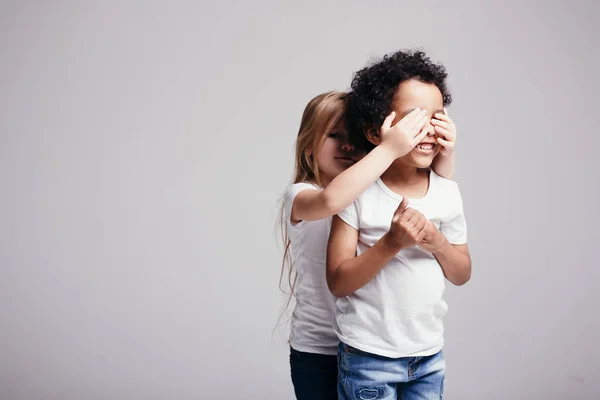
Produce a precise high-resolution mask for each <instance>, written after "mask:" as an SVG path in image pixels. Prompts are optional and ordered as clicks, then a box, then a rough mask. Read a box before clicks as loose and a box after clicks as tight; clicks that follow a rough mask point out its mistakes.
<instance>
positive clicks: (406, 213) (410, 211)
mask: <svg viewBox="0 0 600 400" xmlns="http://www.w3.org/2000/svg"><path fill="white" fill-rule="evenodd" d="M414 214H415V210H414V209H412V208H407V209H406V210H404V212H403V213H402V217H401V222H402V223H404V224H408V221H409V220H410V219H411V218H412V216H413V215H414Z"/></svg>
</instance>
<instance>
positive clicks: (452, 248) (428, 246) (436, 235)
mask: <svg viewBox="0 0 600 400" xmlns="http://www.w3.org/2000/svg"><path fill="white" fill-rule="evenodd" d="M425 230H426V231H427V232H426V234H425V239H424V240H423V241H422V242H421V243H420V246H421V247H422V248H423V249H425V250H427V251H430V252H431V253H432V254H433V256H434V257H435V259H436V260H437V261H438V263H439V264H440V266H441V267H442V271H444V276H445V277H446V279H448V280H449V281H450V282H452V283H453V284H454V285H456V286H461V285H464V284H465V283H467V282H468V281H469V279H471V254H470V253H469V248H468V247H467V244H466V243H465V244H452V243H450V242H449V241H448V239H446V237H445V236H444V235H443V234H442V232H440V231H439V230H438V228H436V226H435V225H434V224H433V223H431V222H430V221H428V222H427V227H426V228H425Z"/></svg>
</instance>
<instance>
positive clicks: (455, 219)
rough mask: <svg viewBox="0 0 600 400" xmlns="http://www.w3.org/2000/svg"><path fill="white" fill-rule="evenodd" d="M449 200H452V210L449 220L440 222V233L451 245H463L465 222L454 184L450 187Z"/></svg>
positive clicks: (464, 241)
mask: <svg viewBox="0 0 600 400" xmlns="http://www.w3.org/2000/svg"><path fill="white" fill-rule="evenodd" d="M450 198H452V202H451V204H452V210H451V212H450V213H449V218H448V219H446V220H443V221H441V224H440V231H441V232H442V234H443V235H444V236H445V237H446V239H448V241H449V242H450V243H451V244H465V243H467V221H466V219H465V213H464V210H463V201H462V197H461V195H460V190H458V185H457V184H456V183H455V184H454V185H453V186H452V194H451V197H450Z"/></svg>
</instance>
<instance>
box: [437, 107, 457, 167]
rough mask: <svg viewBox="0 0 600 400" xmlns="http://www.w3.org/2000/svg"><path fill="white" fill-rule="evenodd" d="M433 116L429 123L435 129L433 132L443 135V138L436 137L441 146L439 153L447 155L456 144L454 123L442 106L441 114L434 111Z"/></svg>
mask: <svg viewBox="0 0 600 400" xmlns="http://www.w3.org/2000/svg"><path fill="white" fill-rule="evenodd" d="M434 117H435V118H432V119H431V125H433V127H434V129H435V133H437V134H440V135H442V136H443V139H442V138H437V141H438V143H439V144H440V145H441V146H442V148H441V150H440V154H441V155H442V156H449V155H451V154H452V153H453V152H454V146H455V145H456V125H454V121H452V119H450V117H449V116H448V110H447V109H446V108H444V113H443V114H442V113H436V114H434Z"/></svg>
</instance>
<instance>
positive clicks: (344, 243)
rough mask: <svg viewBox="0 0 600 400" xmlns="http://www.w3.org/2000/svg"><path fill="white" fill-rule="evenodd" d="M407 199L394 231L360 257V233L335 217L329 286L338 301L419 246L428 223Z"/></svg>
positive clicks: (396, 216) (396, 214)
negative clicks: (394, 260) (395, 257)
mask: <svg viewBox="0 0 600 400" xmlns="http://www.w3.org/2000/svg"><path fill="white" fill-rule="evenodd" d="M406 205H407V200H406V198H404V199H403V200H402V202H401V203H400V205H399V206H398V208H397V209H396V211H395V212H394V215H393V218H392V223H391V224H390V230H389V231H388V232H387V233H386V234H385V235H383V236H382V237H381V239H379V240H378V241H377V242H376V243H375V244H374V245H373V246H372V247H371V248H369V249H367V251H365V252H364V253H362V254H361V255H360V256H358V257H357V256H356V246H357V244H358V233H359V232H358V231H357V230H356V229H354V228H353V227H351V226H350V225H348V224H346V223H345V222H344V221H342V219H341V218H339V217H338V216H335V217H333V223H332V225H331V234H330V236H329V244H328V245H327V273H326V276H327V286H328V287H329V290H330V291H331V293H332V294H333V295H334V296H335V297H345V296H348V295H350V294H351V293H353V292H354V291H356V290H358V289H360V288H361V287H363V286H364V285H366V284H367V283H369V282H370V281H371V280H372V279H373V278H374V277H375V275H377V274H378V273H379V271H381V269H382V268H383V267H385V266H386V264H387V263H388V262H389V261H390V260H391V259H392V258H393V257H394V256H395V255H396V254H397V253H398V252H399V251H400V250H402V249H403V248H407V247H411V246H415V245H416V244H417V243H419V242H420V241H421V240H422V239H423V237H424V235H425V226H426V224H427V220H426V219H425V217H424V216H423V215H422V214H421V213H419V212H418V211H415V210H413V209H411V208H406Z"/></svg>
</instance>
